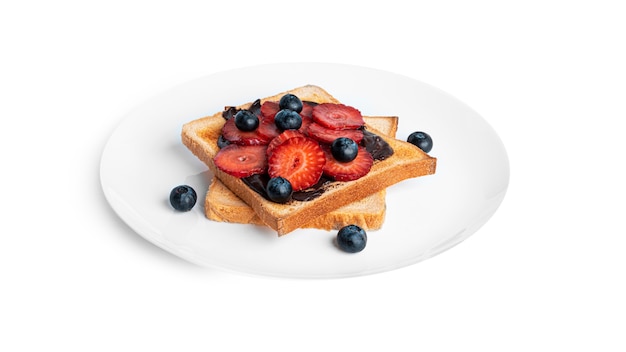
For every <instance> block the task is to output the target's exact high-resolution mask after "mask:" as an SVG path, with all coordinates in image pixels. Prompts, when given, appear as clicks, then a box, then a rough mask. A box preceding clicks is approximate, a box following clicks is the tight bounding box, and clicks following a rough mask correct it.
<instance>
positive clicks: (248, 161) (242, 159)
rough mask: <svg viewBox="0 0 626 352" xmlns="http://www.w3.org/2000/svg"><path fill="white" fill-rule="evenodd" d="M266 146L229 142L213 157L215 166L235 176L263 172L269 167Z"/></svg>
mask: <svg viewBox="0 0 626 352" xmlns="http://www.w3.org/2000/svg"><path fill="white" fill-rule="evenodd" d="M266 149H267V147H266V146H263V145H245V146H244V145H237V144H229V145H228V146H226V147H224V148H222V149H220V151H219V152H217V154H216V155H215V157H214V158H213V161H214V162H215V166H216V167H217V168H218V169H220V170H222V171H224V172H225V173H227V174H229V175H232V176H235V177H248V176H251V175H255V174H262V173H264V172H265V170H266V169H267V158H266V157H265V150H266Z"/></svg>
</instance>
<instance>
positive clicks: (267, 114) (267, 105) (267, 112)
mask: <svg viewBox="0 0 626 352" xmlns="http://www.w3.org/2000/svg"><path fill="white" fill-rule="evenodd" d="M279 111H280V107H278V103H277V102H275V101H266V102H264V103H263V104H261V115H262V116H263V118H265V119H271V120H274V116H275V115H276V113H277V112H279Z"/></svg>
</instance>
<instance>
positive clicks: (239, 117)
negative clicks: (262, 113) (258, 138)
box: [234, 110, 259, 132]
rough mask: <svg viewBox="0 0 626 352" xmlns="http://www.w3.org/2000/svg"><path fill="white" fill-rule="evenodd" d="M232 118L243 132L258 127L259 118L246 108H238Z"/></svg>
mask: <svg viewBox="0 0 626 352" xmlns="http://www.w3.org/2000/svg"><path fill="white" fill-rule="evenodd" d="M234 120H235V126H237V128H238V129H240V130H241V131H244V132H250V131H254V130H256V129H257V127H259V118H258V117H257V116H256V115H255V114H253V113H252V112H250V111H248V110H239V112H237V113H236V114H235V119H234Z"/></svg>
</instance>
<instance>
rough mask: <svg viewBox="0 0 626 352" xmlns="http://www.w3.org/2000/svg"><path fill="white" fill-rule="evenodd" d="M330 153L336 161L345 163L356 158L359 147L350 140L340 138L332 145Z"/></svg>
mask: <svg viewBox="0 0 626 352" xmlns="http://www.w3.org/2000/svg"><path fill="white" fill-rule="evenodd" d="M330 152H331V153H332V154H333V157H334V158H335V160H337V161H339V162H344V163H345V162H348V161H352V160H354V159H355V158H356V155H357V153H358V152H359V145H358V144H356V142H355V141H353V140H352V139H350V138H346V137H339V138H337V139H335V140H334V141H333V143H332V144H331V145H330Z"/></svg>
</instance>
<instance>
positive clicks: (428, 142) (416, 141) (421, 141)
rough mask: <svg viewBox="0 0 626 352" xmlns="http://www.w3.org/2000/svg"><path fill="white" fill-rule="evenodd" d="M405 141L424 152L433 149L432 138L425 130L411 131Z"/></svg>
mask: <svg viewBox="0 0 626 352" xmlns="http://www.w3.org/2000/svg"><path fill="white" fill-rule="evenodd" d="M406 141H407V142H409V143H411V144H413V145H415V146H417V147H418V148H420V149H421V150H423V151H424V153H428V152H430V150H431V149H433V139H432V138H430V136H429V135H428V134H427V133H426V132H419V131H418V132H413V133H411V134H410V135H409V138H407V139H406Z"/></svg>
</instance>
